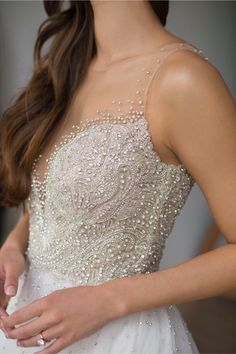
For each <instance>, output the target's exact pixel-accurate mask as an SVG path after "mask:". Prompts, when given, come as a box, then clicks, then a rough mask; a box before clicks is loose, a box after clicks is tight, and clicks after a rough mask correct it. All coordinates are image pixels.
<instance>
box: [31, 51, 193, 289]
mask: <svg viewBox="0 0 236 354" xmlns="http://www.w3.org/2000/svg"><path fill="white" fill-rule="evenodd" d="M175 46H176V44H175ZM167 47H168V46H167ZM178 48H179V47H178ZM190 49H193V50H195V49H194V48H193V47H190ZM174 50H175V48H174ZM158 60H160V59H158V58H157V62H158V63H159V61H158ZM154 64H155V63H154ZM155 72H156V71H155V70H153V71H151V70H148V71H146V74H147V76H146V77H148V78H149V81H148V82H149V83H150V80H151V79H152V78H153V77H154V74H155ZM144 82H145V81H142V80H141V81H140V83H141V84H142V85H143V83H144ZM147 89H148V86H146V87H145V86H144V87H142V86H141V89H140V90H137V92H136V94H137V95H138V98H137V100H135V99H133V98H130V99H129V100H127V103H128V110H126V111H125V112H124V111H123V110H122V108H121V107H122V104H121V102H120V101H114V102H113V103H114V104H117V105H118V110H119V109H120V110H119V111H118V112H117V111H114V110H113V111H112V110H107V111H104V110H103V111H98V112H97V113H98V116H97V117H96V118H93V119H91V120H89V121H88V120H87V121H85V122H84V123H82V124H79V125H74V126H73V127H72V128H73V129H72V130H71V132H70V133H69V134H65V135H64V137H63V139H62V140H61V142H60V144H58V145H55V150H54V151H53V153H52V154H51V155H50V157H49V159H48V164H47V170H46V173H45V177H44V178H43V179H42V178H40V176H39V173H38V171H37V160H36V161H35V164H34V170H33V174H32V186H31V187H32V188H31V194H30V196H29V198H28V200H27V203H28V207H29V210H30V228H29V230H30V234H29V245H28V249H27V252H26V253H27V255H28V259H29V261H30V262H31V263H32V264H33V265H35V266H39V267H40V268H41V269H42V270H45V271H48V272H51V273H52V274H54V275H55V277H58V279H63V278H64V279H67V280H68V279H69V280H70V281H71V282H72V283H73V284H75V285H77V284H88V283H90V284H97V283H101V282H103V281H106V280H109V279H113V278H117V277H125V276H129V275H132V274H137V273H150V272H153V271H157V270H158V268H159V263H160V260H161V258H162V254H163V250H164V247H165V241H166V238H167V237H168V236H169V235H170V233H171V230H172V228H173V225H174V221H175V219H176V217H177V215H178V214H179V212H180V210H181V209H182V207H183V205H184V203H185V201H186V198H187V196H188V194H189V192H190V190H191V188H192V186H193V184H194V180H193V178H192V176H191V175H190V174H189V173H188V171H187V169H186V168H185V167H184V166H183V165H182V164H178V165H175V164H167V163H165V162H163V161H161V159H160V157H159V155H158V153H157V152H156V151H154V148H153V144H152V141H151V135H150V132H149V128H148V122H147V119H146V117H145V100H146V97H147V92H148V91H147ZM41 157H42V156H41V155H39V158H41Z"/></svg>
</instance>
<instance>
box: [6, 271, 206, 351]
mask: <svg viewBox="0 0 236 354" xmlns="http://www.w3.org/2000/svg"><path fill="white" fill-rule="evenodd" d="M71 286H74V285H73V284H71V283H70V282H65V281H64V280H63V281H62V280H60V281H58V279H55V278H54V276H53V275H52V274H49V273H45V272H43V271H41V270H40V269H38V268H37V267H33V266H32V267H29V266H28V267H27V268H26V271H25V272H24V274H22V276H21V277H20V284H19V289H18V291H17V295H16V296H15V297H13V298H11V300H10V301H9V304H8V307H7V312H8V313H9V314H10V313H12V312H14V311H15V310H17V309H20V308H22V307H23V306H25V305H27V304H29V303H31V302H32V301H34V300H36V299H38V298H40V297H42V296H45V295H47V294H49V293H50V292H52V291H54V290H57V289H62V288H66V287H71ZM40 350H42V347H37V346H35V347H30V348H25V347H18V346H17V345H16V340H13V339H7V338H6V337H5V335H4V333H3V332H2V331H0V353H6V354H33V353H36V352H38V351H40ZM60 353H63V354H175V353H176V354H179V353H186V354H187V353H188V354H190V353H198V354H199V350H198V348H197V346H196V343H195V342H194V340H193V337H192V335H191V333H190V332H189V329H188V327H187V324H186V322H185V321H184V319H183V318H182V315H181V313H180V311H179V310H178V308H177V307H176V306H175V305H170V306H165V307H159V308H155V309H151V310H145V311H141V312H136V313H133V314H131V315H128V316H125V317H122V318H118V319H115V320H113V321H110V322H108V323H107V324H105V325H104V326H103V327H101V328H100V329H98V330H97V331H95V332H94V333H92V334H90V335H89V336H87V337H84V338H82V339H80V340H79V341H77V342H76V343H74V344H72V345H70V346H69V347H67V348H66V349H64V350H62V351H60Z"/></svg>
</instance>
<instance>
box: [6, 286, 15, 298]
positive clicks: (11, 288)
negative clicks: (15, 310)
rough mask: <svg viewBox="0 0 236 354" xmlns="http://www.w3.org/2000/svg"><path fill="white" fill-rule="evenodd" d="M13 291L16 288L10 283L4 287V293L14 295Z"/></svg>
mask: <svg viewBox="0 0 236 354" xmlns="http://www.w3.org/2000/svg"><path fill="white" fill-rule="evenodd" d="M15 292H16V288H15V287H14V285H10V286H8V287H7V289H6V294H7V295H9V296H11V295H15Z"/></svg>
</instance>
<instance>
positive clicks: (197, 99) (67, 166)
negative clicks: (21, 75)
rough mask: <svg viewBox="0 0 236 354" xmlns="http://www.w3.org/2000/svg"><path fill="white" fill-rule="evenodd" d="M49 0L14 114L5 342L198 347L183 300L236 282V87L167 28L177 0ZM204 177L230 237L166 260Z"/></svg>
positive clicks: (63, 347)
mask: <svg viewBox="0 0 236 354" xmlns="http://www.w3.org/2000/svg"><path fill="white" fill-rule="evenodd" d="M44 5H45V9H46V12H47V14H48V19H47V20H46V21H45V22H44V24H43V25H42V26H41V27H40V29H39V33H38V38H37V41H36V45H35V56H34V58H35V66H34V72H33V75H32V78H31V80H30V82H29V83H28V85H27V86H26V87H25V88H24V89H23V90H22V92H21V94H20V95H19V97H18V98H17V100H16V102H15V103H14V104H12V105H11V106H10V107H8V109H7V110H6V111H5V112H4V115H3V119H2V121H1V130H0V131H1V154H0V156H1V181H2V182H3V183H2V185H3V186H4V188H2V191H1V201H2V204H3V205H7V206H19V205H20V204H21V203H22V204H23V206H24V213H23V215H22V216H21V218H20V219H19V221H18V223H17V225H16V227H15V228H14V229H13V230H12V232H11V233H10V234H9V236H8V238H7V240H6V241H5V243H4V244H3V247H2V248H1V251H0V264H1V268H0V269H1V279H2V293H1V305H2V307H1V328H2V331H1V338H0V339H1V353H23V352H24V353H35V352H36V351H37V350H38V351H37V353H41V354H42V353H58V352H60V353H76V354H78V353H86V354H88V353H89V354H91V353H93V354H98V353H99V354H108V353H109V354H118V353H119V354H121V353H122V354H123V353H124V354H131V353H135V354H141V353H146V354H147V353H150V354H151V353H152V354H154V353H155V354H157V353H161V354H164V353H165V354H170V353H177V352H178V353H198V349H197V346H196V344H195V342H194V340H193V338H192V336H191V334H190V333H189V331H188V328H187V326H186V324H185V322H184V321H183V319H182V317H181V314H180V313H179V311H178V309H177V307H176V306H175V304H178V303H181V302H186V301H192V300H196V299H200V298H206V297H211V296H215V295H218V294H222V293H223V292H227V291H229V290H231V289H233V288H235V287H236V279H235V267H236V257H235V256H236V244H235V242H236V235H235V229H236V221H235V220H236V218H235V217H234V214H235V203H236V178H235V176H236V160H235V154H236V120H235V117H236V109H235V103H234V100H233V98H232V95H231V94H230V92H229V90H228V88H227V87H226V85H225V83H224V81H223V78H222V77H221V75H220V73H219V72H218V71H217V69H216V68H215V67H214V66H213V65H211V64H210V63H209V62H207V60H206V59H207V58H205V57H204V55H203V54H202V52H201V51H200V50H199V49H198V48H196V47H194V46H193V45H191V44H190V43H188V42H186V41H184V40H183V39H182V38H180V37H177V36H175V35H174V34H172V33H170V32H168V31H167V30H166V29H165V28H164V27H165V23H166V16H167V13H168V3H167V2H161V1H160V2H151V1H150V2H148V1H139V2H129V1H121V2H106V1H91V2H86V1H85V2H84V1H79V2H77V1H71V2H70V3H69V7H68V8H63V2H61V1H53V2H47V1H45V2H44ZM49 38H50V39H51V40H52V42H51V44H50V46H49V47H48V51H46V53H45V54H44V55H42V54H41V50H42V46H43V44H44V43H45V42H46V40H47V39H49ZM194 182H197V183H198V185H199V186H200V188H201V189H202V191H203V192H204V194H205V195H206V198H207V201H208V203H209V206H210V208H211V211H212V213H213V215H214V217H215V219H216V221H217V223H218V226H219V227H220V229H221V231H222V232H223V234H224V236H225V237H226V239H227V241H228V243H227V244H226V245H225V246H222V247H220V248H219V249H217V250H214V251H211V252H208V253H207V254H204V255H200V256H197V257H195V258H193V259H192V260H189V261H186V262H184V263H182V264H179V265H177V266H175V267H172V268H168V269H164V270H158V267H159V263H160V260H161V257H162V254H163V250H164V247H165V241H166V238H167V237H168V235H169V234H170V232H171V230H172V227H173V225H174V221H175V219H176V217H177V215H178V214H179V212H180V210H181V208H182V207H183V205H184V203H185V201H186V199H187V196H188V195H189V192H190V190H191V188H192V186H193V184H194ZM7 296H9V297H10V301H9V303H8V306H7V307H6V309H4V304H5V303H6V301H7V299H8V298H7ZM37 346H39V348H38V349H37Z"/></svg>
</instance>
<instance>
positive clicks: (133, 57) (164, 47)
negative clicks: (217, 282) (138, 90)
mask: <svg viewBox="0 0 236 354" xmlns="http://www.w3.org/2000/svg"><path fill="white" fill-rule="evenodd" d="M175 46H177V47H178V46H191V47H193V48H195V50H196V51H197V48H196V47H194V46H193V45H192V44H190V43H189V42H188V41H181V42H180V41H179V42H169V43H166V44H163V45H162V46H159V47H157V48H156V49H155V50H153V51H151V52H148V53H146V54H144V55H140V54H136V55H132V56H130V57H127V58H123V59H119V60H118V59H117V60H115V61H113V62H112V63H111V64H108V65H107V67H105V68H104V69H101V70H100V69H99V70H97V69H93V71H94V72H97V73H104V72H106V69H110V68H111V67H112V66H113V65H114V64H117V63H118V64H119V63H122V62H129V61H132V60H136V59H140V58H141V59H142V58H146V57H149V56H152V55H156V54H159V52H162V51H165V50H167V49H169V48H172V47H175Z"/></svg>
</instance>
